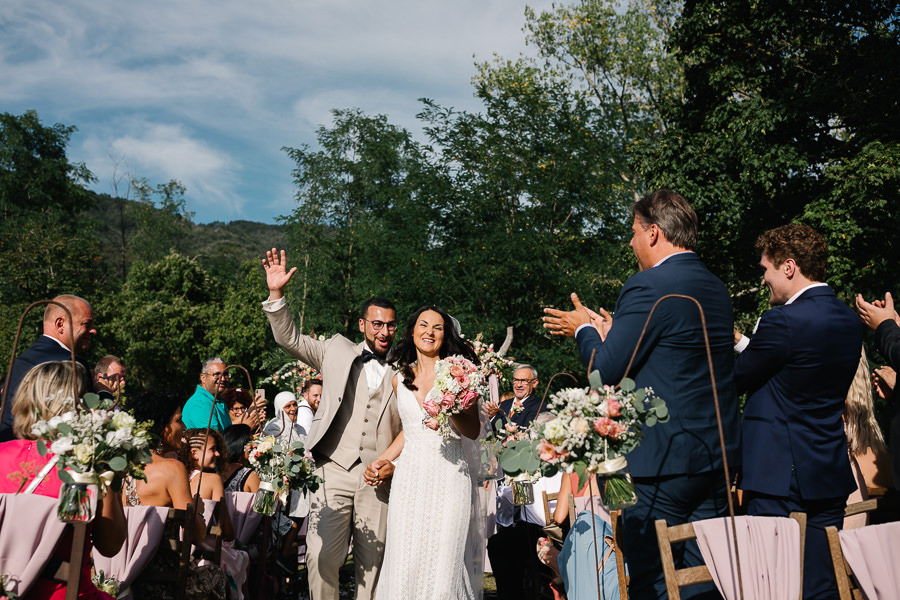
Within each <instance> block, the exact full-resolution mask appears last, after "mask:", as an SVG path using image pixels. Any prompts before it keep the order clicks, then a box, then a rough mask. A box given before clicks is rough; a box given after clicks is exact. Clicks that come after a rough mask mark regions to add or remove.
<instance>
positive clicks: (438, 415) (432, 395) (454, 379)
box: [422, 356, 487, 438]
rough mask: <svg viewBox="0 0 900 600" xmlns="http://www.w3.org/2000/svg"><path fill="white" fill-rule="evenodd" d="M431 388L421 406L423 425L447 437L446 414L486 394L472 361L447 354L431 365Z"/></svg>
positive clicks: (466, 406)
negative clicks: (433, 374) (425, 414)
mask: <svg viewBox="0 0 900 600" xmlns="http://www.w3.org/2000/svg"><path fill="white" fill-rule="evenodd" d="M434 370H435V375H436V377H435V380H434V388H433V389H432V390H431V392H429V393H428V396H427V397H426V398H425V402H424V404H423V405H422V407H423V408H424V409H425V412H426V413H427V416H426V417H425V418H424V419H423V420H422V422H423V423H424V424H425V426H426V427H428V428H429V429H434V430H435V431H437V432H439V433H440V434H441V435H442V436H443V437H444V438H448V437H450V416H451V415H455V414H458V413H460V412H462V411H464V410H466V409H468V408H470V407H471V406H473V405H475V404H477V402H478V400H479V398H481V397H483V396H484V395H485V394H486V393H487V378H486V377H485V375H484V373H483V372H482V371H481V369H480V368H479V367H478V366H477V365H475V364H474V363H473V362H472V361H470V360H468V359H465V358H463V357H462V356H448V357H447V358H442V359H441V360H439V361H437V363H436V364H435V366H434Z"/></svg>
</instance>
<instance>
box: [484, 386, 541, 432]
mask: <svg viewBox="0 0 900 600" xmlns="http://www.w3.org/2000/svg"><path fill="white" fill-rule="evenodd" d="M513 400H515V397H513V398H510V399H508V400H504V401H503V402H501V403H500V410H501V411H502V412H499V413H497V416H496V417H494V422H495V425H494V427H495V428H496V421H498V420H499V421H500V422H501V423H504V424H505V423H506V421H507V418H506V415H508V414H509V409H511V408H512V403H513ZM538 407H540V408H541V410H540V412H544V411H546V410H549V407H548V406H547V404H546V403H544V405H543V406H541V399H540V398H539V397H538V396H537V395H535V394H529V395H528V396H525V398H524V399H523V400H522V412H519V413H516V414H514V415H513V416H512V417H511V418H510V419H509V420H510V421H512V422H513V423H515V424H516V425H518V426H519V427H528V424H529V423H531V422H532V421H534V420H535V419H537V416H538Z"/></svg>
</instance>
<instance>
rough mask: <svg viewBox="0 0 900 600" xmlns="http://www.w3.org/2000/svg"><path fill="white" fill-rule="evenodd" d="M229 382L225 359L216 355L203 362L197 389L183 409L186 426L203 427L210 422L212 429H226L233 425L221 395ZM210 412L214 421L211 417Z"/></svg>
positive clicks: (182, 417)
mask: <svg viewBox="0 0 900 600" xmlns="http://www.w3.org/2000/svg"><path fill="white" fill-rule="evenodd" d="M227 383H228V373H226V372H225V361H224V360H222V359H221V358H219V357H215V358H210V359H209V360H208V361H206V362H205V363H203V368H202V369H201V370H200V383H199V384H198V385H197V390H196V391H195V392H194V395H193V396H191V397H190V398H188V401H187V403H186V404H185V405H184V408H183V409H182V414H181V419H182V420H183V421H184V426H185V427H187V428H188V429H202V428H205V427H206V424H207V423H209V424H210V425H209V426H210V427H211V428H212V429H215V430H217V431H225V428H226V427H229V426H230V425H231V417H230V416H229V415H228V408H227V407H226V406H225V402H224V401H223V400H222V397H221V395H222V391H223V390H224V389H225V385H226V384H227ZM210 412H212V421H210V418H209V415H210Z"/></svg>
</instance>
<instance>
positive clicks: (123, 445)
mask: <svg viewBox="0 0 900 600" xmlns="http://www.w3.org/2000/svg"><path fill="white" fill-rule="evenodd" d="M84 403H85V405H86V406H88V410H74V411H69V412H66V413H63V414H62V415H57V416H55V417H52V418H51V419H50V420H48V421H44V420H41V421H37V422H36V423H35V424H34V425H33V426H32V428H31V433H32V434H33V435H35V437H37V438H38V442H37V448H38V452H40V453H41V455H42V456H46V455H47V453H48V452H52V453H53V454H55V455H56V456H55V457H54V460H55V461H56V466H57V469H58V475H59V479H60V480H61V481H62V482H63V485H62V486H61V487H60V495H59V507H58V510H57V513H58V516H59V518H60V520H62V521H65V522H69V523H70V522H78V521H84V522H87V521H91V520H92V519H93V517H94V514H95V513H96V506H97V504H96V503H97V499H98V492H99V497H102V496H103V495H105V493H106V491H107V489H108V488H110V487H111V488H112V489H113V490H116V491H119V490H121V489H122V479H123V478H124V477H125V476H126V475H129V476H131V477H133V478H135V479H145V476H144V465H145V464H147V463H149V462H150V461H151V460H152V457H151V455H150V436H149V433H148V432H147V424H146V423H137V422H136V421H135V420H134V417H132V416H131V415H130V414H128V413H127V412H124V411H113V410H106V409H103V408H96V407H97V406H99V405H100V397H99V396H97V395H96V394H86V395H85V397H84Z"/></svg>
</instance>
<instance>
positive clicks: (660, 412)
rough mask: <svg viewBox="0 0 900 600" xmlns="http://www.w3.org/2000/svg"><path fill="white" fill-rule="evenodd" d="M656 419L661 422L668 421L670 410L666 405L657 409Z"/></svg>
mask: <svg viewBox="0 0 900 600" xmlns="http://www.w3.org/2000/svg"><path fill="white" fill-rule="evenodd" d="M656 418H658V419H659V420H660V421H663V420H668V418H669V409H668V408H666V405H665V404H663V405H662V406H660V407H658V408H657V409H656Z"/></svg>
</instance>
